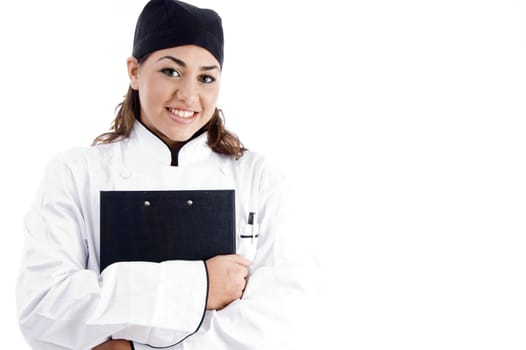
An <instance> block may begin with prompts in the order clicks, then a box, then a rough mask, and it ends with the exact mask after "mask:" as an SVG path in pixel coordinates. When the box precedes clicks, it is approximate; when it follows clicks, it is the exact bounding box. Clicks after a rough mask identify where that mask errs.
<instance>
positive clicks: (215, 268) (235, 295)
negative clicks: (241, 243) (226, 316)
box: [205, 254, 250, 310]
mask: <svg viewBox="0 0 526 350" xmlns="http://www.w3.org/2000/svg"><path fill="white" fill-rule="evenodd" d="M205 263H206V268H207V270H208V283H209V285H208V303H207V306H206V308H207V310H221V309H222V308H224V307H225V306H227V305H228V304H230V303H231V302H233V301H234V300H236V299H240V298H241V296H242V295H243V291H244V290H245V286H246V284H247V280H246V278H247V276H248V267H249V266H250V261H248V260H245V259H244V258H243V257H241V256H240V255H235V254H232V255H218V256H214V257H213V258H210V259H208V260H207V261H206V262H205Z"/></svg>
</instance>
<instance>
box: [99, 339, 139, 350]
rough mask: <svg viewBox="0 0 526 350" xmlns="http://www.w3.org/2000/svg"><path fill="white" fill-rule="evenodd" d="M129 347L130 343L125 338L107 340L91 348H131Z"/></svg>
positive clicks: (123, 349) (115, 349)
mask: <svg viewBox="0 0 526 350" xmlns="http://www.w3.org/2000/svg"><path fill="white" fill-rule="evenodd" d="M131 348H132V347H131V344H130V342H129V341H127V340H108V341H107V342H105V343H102V344H100V345H97V346H96V347H94V348H93V349H92V350H131Z"/></svg>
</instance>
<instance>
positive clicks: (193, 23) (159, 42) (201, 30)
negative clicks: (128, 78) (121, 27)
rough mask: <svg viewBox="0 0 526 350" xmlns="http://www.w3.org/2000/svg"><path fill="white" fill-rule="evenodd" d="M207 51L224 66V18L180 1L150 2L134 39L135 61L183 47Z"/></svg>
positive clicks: (142, 14) (136, 28)
mask: <svg viewBox="0 0 526 350" xmlns="http://www.w3.org/2000/svg"><path fill="white" fill-rule="evenodd" d="M191 44H193V45H197V46H200V47H202V48H205V49H207V50H208V51H209V52H210V53H211V54H212V55H213V56H214V57H215V58H216V59H217V61H218V62H219V64H220V65H221V66H223V27H222V25H221V17H219V15H218V14H217V13H216V12H214V11H213V10H209V9H202V8H198V7H195V6H192V5H190V4H187V3H184V2H182V1H177V0H151V1H150V2H148V3H147V4H146V6H144V9H143V10H142V12H141V14H140V16H139V19H138V20H137V26H136V27H135V37H134V39H133V53H132V55H133V57H135V58H141V57H143V56H145V55H147V54H149V53H151V52H153V51H157V50H162V49H167V48H170V47H175V46H181V45H191Z"/></svg>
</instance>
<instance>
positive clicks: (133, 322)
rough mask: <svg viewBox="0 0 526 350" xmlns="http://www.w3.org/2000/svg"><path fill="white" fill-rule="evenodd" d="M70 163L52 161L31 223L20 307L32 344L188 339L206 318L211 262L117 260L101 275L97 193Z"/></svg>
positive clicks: (42, 348) (53, 348) (44, 349)
mask: <svg viewBox="0 0 526 350" xmlns="http://www.w3.org/2000/svg"><path fill="white" fill-rule="evenodd" d="M76 158H78V157H76ZM70 163H71V162H64V161H62V160H60V159H57V160H55V161H53V162H51V164H50V165H49V167H48V169H47V171H46V176H45V178H44V181H43V184H42V186H41V188H40V191H39V192H38V194H37V196H36V200H35V202H34V204H33V206H32V207H31V209H30V211H29V213H28V215H27V217H26V220H25V231H26V235H25V245H24V253H23V258H22V266H21V269H20V274H19V278H18V281H17V309H18V320H19V324H20V328H21V330H22V333H23V334H24V336H25V338H26V340H27V342H28V343H29V344H30V346H31V347H32V348H34V349H39V350H59V349H60V350H63V349H75V350H85V349H91V348H93V347H94V346H96V345H98V344H101V343H103V342H104V341H106V340H108V339H109V338H120V339H131V340H136V341H139V342H144V343H149V344H152V345H155V346H169V345H171V344H175V343H177V342H180V341H182V340H183V339H184V338H186V337H187V336H189V335H191V334H192V333H193V332H195V331H196V330H197V329H198V328H199V326H200V324H201V322H202V319H203V316H204V312H205V308H206V299H207V288H208V280H207V273H206V266H205V264H204V262H199V261H196V262H187V261H172V262H166V263H161V264H154V263H117V264H113V265H111V266H109V267H108V268H107V269H105V270H104V271H103V273H102V274H101V275H99V272H98V271H97V266H96V264H95V266H94V265H93V260H94V259H93V257H91V259H90V252H93V247H92V246H90V244H94V243H93V242H90V241H89V239H88V237H89V233H88V230H89V227H90V224H91V225H95V224H93V223H92V222H87V221H93V218H90V217H89V215H88V214H87V213H89V210H87V209H86V206H89V203H90V200H89V196H90V194H89V193H86V192H87V190H86V189H84V188H83V185H82V182H83V180H82V178H81V176H82V175H81V174H79V173H73V170H72V166H71V164H70ZM88 242H89V243H88ZM92 254H94V253H92ZM89 261H92V262H91V264H92V265H91V266H90V269H88V268H87V264H88V262H89Z"/></svg>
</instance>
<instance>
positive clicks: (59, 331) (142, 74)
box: [17, 0, 309, 350]
mask: <svg viewBox="0 0 526 350" xmlns="http://www.w3.org/2000/svg"><path fill="white" fill-rule="evenodd" d="M222 65H223V30H222V25H221V19H220V17H219V16H218V15H217V14H216V13H215V12H214V11H212V10H208V9H200V8H197V7H194V6H192V5H189V4H187V3H183V2H180V1H175V0H152V1H150V2H149V3H148V4H146V6H145V7H144V9H143V11H142V13H141V15H140V16H139V19H138V22H137V26H136V31H135V37H134V44H133V54H132V57H130V58H128V60H127V67H128V74H129V78H130V87H129V90H128V93H127V95H126V97H125V99H124V101H123V103H122V104H121V105H120V109H119V111H118V113H117V116H116V118H115V120H114V122H113V125H112V129H111V130H110V131H109V132H107V133H104V134H102V135H101V136H99V137H98V138H96V140H95V142H94V144H95V145H94V146H92V147H88V148H83V149H73V150H70V151H67V152H64V153H62V154H60V155H58V156H56V157H55V158H54V159H53V160H52V161H51V162H50V164H49V166H48V167H47V170H46V173H45V176H44V179H43V182H42V185H41V187H40V189H39V192H38V194H37V196H36V199H35V201H34V203H33V205H32V207H31V209H30V210H29V212H28V214H27V217H26V221H25V231H26V237H25V247H24V254H23V259H22V266H21V271H20V275H19V279H18V282H17V307H18V319H19V324H20V327H21V330H22V332H23V335H24V337H25V338H26V340H27V342H28V344H29V345H30V346H31V348H33V349H38V350H59V349H60V350H63V349H75V350H79V349H92V348H95V349H97V350H104V349H133V348H134V349H150V348H159V347H162V348H169V349H188V350H190V349H260V348H261V349H288V348H298V343H297V340H298V338H294V336H293V330H294V329H295V327H293V325H298V324H300V323H299V321H300V319H301V318H303V319H304V318H305V315H301V314H300V313H301V312H302V310H307V309H308V305H306V304H305V302H304V301H303V300H305V299H302V296H304V295H305V288H306V286H307V283H305V282H304V281H302V279H301V276H303V275H306V273H305V271H303V270H302V268H301V267H300V266H301V265H299V264H296V263H294V262H293V259H290V256H292V250H289V249H290V248H291V247H294V246H296V245H297V242H293V243H294V244H290V240H289V239H288V238H287V236H288V235H289V234H292V233H293V232H292V231H293V230H292V229H290V230H289V229H285V223H286V221H287V220H286V219H288V217H289V211H288V210H287V209H286V208H287V205H286V198H285V193H286V186H285V184H284V180H283V177H282V176H281V175H280V173H279V172H278V171H276V170H275V169H274V168H272V167H271V166H269V164H268V163H267V162H266V161H265V159H264V158H263V157H262V156H260V155H258V154H255V153H253V152H250V151H247V150H245V149H244V148H243V146H242V145H241V143H240V141H239V139H238V138H237V137H236V136H235V135H233V134H231V133H230V132H228V131H227V130H225V128H224V125H223V121H222V118H221V114H220V112H219V110H218V109H217V107H216V101H217V98H218V93H219V86H220V82H221V71H222ZM215 188H229V189H234V190H235V197H236V198H235V201H236V220H237V223H236V226H237V229H236V235H237V238H236V239H237V242H236V243H237V253H238V254H231V255H219V256H215V257H213V258H211V259H209V260H206V261H183V260H175V261H165V262H162V263H152V262H119V263H115V264H112V265H110V266H108V267H107V268H106V269H104V270H103V271H100V259H99V256H100V242H99V234H100V230H99V224H100V219H99V216H100V214H99V212H100V192H101V191H107V190H112V191H114V190H179V189H215ZM250 212H254V213H256V220H255V222H254V223H253V225H250V226H249V225H248V223H247V217H248V215H249V213H250ZM248 227H250V229H253V228H255V230H256V232H255V238H249V239H247V238H244V237H242V236H245V235H244V233H247V230H248ZM247 281H248V283H247ZM301 338H302V339H308V338H309V336H307V335H303V337H301Z"/></svg>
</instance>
